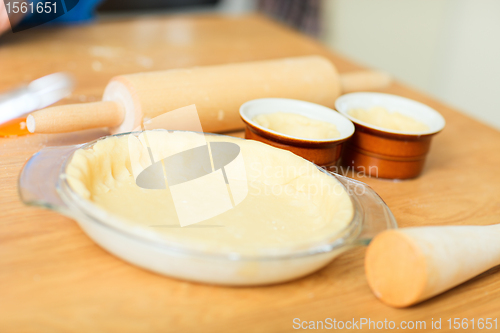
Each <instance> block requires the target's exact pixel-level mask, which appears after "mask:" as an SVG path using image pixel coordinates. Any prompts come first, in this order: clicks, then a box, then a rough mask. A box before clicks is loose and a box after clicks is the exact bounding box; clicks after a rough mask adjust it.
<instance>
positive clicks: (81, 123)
mask: <svg viewBox="0 0 500 333" xmlns="http://www.w3.org/2000/svg"><path fill="white" fill-rule="evenodd" d="M124 117H125V112H124V110H123V108H122V107H121V105H120V104H118V103H116V102H113V101H104V102H95V103H85V104H71V105H61V106H54V107H50V108H46V109H43V110H39V111H35V112H33V113H31V114H30V115H29V116H28V118H27V120H26V125H27V127H28V131H30V132H31V133H67V132H73V131H81V130H86V129H92V128H101V127H115V126H118V125H120V124H121V123H122V122H123V120H124Z"/></svg>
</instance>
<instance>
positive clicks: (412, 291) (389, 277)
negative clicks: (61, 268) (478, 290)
mask: <svg viewBox="0 0 500 333" xmlns="http://www.w3.org/2000/svg"><path fill="white" fill-rule="evenodd" d="M499 240H500V225H492V226H454V227H451V226H450V227H420V228H405V229H399V230H388V231H384V232H383V233H380V234H379V235H377V236H376V237H375V238H374V240H373V241H372V242H371V243H370V246H369V247H368V250H367V253H366V257H365V270H366V277H367V279H368V284H369V285H370V288H371V289H372V291H373V293H374V294H375V295H376V296H377V297H378V298H380V299H381V300H382V301H383V302H384V303H386V304H388V305H391V306H394V307H407V306H410V305H412V304H415V303H418V302H421V301H423V300H426V299H428V298H430V297H433V296H436V295H437V294H439V293H442V292H444V291H446V290H448V289H450V288H453V287H455V286H457V285H459V284H461V283H463V282H465V281H467V280H469V279H471V278H472V277H474V276H476V275H478V274H480V273H482V272H484V271H486V270H488V269H490V268H492V267H494V266H497V265H499V264H500V241H499Z"/></svg>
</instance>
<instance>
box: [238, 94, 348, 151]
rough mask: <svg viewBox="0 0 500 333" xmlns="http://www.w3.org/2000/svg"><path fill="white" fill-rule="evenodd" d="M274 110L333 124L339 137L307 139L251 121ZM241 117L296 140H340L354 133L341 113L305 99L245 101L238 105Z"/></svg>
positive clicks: (262, 127) (258, 126) (261, 127)
mask: <svg viewBox="0 0 500 333" xmlns="http://www.w3.org/2000/svg"><path fill="white" fill-rule="evenodd" d="M275 112H285V113H294V114H299V115H302V116H305V117H309V118H311V119H315V120H320V121H325V122H329V123H332V124H334V125H335V126H336V127H337V130H338V131H339V133H340V137H336V138H327V139H308V138H303V137H298V136H293V135H288V134H283V133H279V132H276V131H273V130H270V129H269V128H266V127H264V126H261V125H259V124H257V123H256V122H254V121H253V119H254V118H255V117H256V116H258V115H261V114H269V113H275ZM240 115H241V117H242V118H243V119H244V120H245V121H247V122H249V123H251V124H252V125H253V126H255V127H257V128H259V129H261V130H263V131H266V132H270V133H274V134H277V135H280V136H283V137H289V138H293V139H298V140H306V141H317V142H331V141H340V140H344V139H346V138H349V137H350V136H351V135H352V134H353V133H354V125H353V123H352V122H351V121H350V120H349V119H347V118H346V117H344V116H343V115H341V114H340V113H338V112H336V111H335V110H332V109H330V108H327V107H326V106H322V105H319V104H314V103H310V102H306V101H300V100H296V99H288V98H260V99H254V100H251V101H248V102H246V103H245V104H243V105H242V106H241V107H240Z"/></svg>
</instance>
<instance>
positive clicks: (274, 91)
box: [27, 56, 391, 134]
mask: <svg viewBox="0 0 500 333" xmlns="http://www.w3.org/2000/svg"><path fill="white" fill-rule="evenodd" d="M390 82H391V79H390V77H389V76H388V75H387V74H385V73H381V72H374V71H366V72H354V73H349V74H345V75H339V74H338V73H337V70H336V69H335V67H334V66H333V64H332V63H331V62H330V61H329V60H327V59H326V58H323V57H320V56H307V57H297V58H285V59H278V60H268V61H257V62H247V63H236V64H227V65H219V66H207V67H195V68H190V69H172V70H167V71H161V72H150V73H138V74H130V75H122V76H117V77H115V78H113V79H112V80H111V81H110V83H109V84H108V85H107V86H106V89H105V91H104V95H103V101H102V102H95V103H86V104H74V105H62V106H56V107H51V108H47V109H43V110H40V111H36V112H34V113H32V114H31V115H30V116H28V119H27V126H28V130H29V131H30V132H31V133H63V132H71V131H78V130H84V129H90V128H98V127H108V128H109V129H110V132H111V133H113V134H115V133H122V132H129V131H132V130H134V129H136V128H138V126H140V125H141V123H142V121H143V120H148V119H152V118H154V117H156V116H159V115H161V114H163V113H165V112H168V111H172V110H175V109H178V108H181V107H184V106H187V105H191V104H195V105H196V108H197V110H198V115H199V117H200V121H201V125H202V127H203V130H204V131H205V132H224V131H231V130H237V129H241V128H243V127H244V126H243V123H242V121H241V120H240V116H239V107H240V106H241V105H242V104H243V103H245V102H247V101H249V100H251V99H255V98H264V97H282V98H294V99H301V100H305V101H309V102H313V103H318V104H322V105H325V106H328V107H331V108H333V107H334V103H335V99H336V98H337V97H338V96H339V95H340V94H341V93H345V92H350V91H356V90H370V89H380V88H383V87H385V86H387V85H388V84H389V83H390ZM283 111H286V110H283Z"/></svg>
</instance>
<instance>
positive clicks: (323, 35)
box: [60, 0, 500, 129]
mask: <svg viewBox="0 0 500 333" xmlns="http://www.w3.org/2000/svg"><path fill="white" fill-rule="evenodd" d="M89 4H91V7H92V8H91V9H90V10H91V11H92V10H94V11H96V15H97V19H99V18H110V17H127V16H136V15H164V14H184V13H186V14H190V13H221V14H226V15H243V14H249V13H254V12H260V13H263V14H265V15H268V16H271V17H273V18H274V19H277V20H279V21H281V22H283V23H285V24H287V25H289V26H291V27H293V28H295V29H297V30H300V31H302V32H304V33H306V34H308V35H310V36H312V37H314V38H317V39H319V40H321V41H322V42H323V43H324V44H326V45H327V46H328V47H330V48H332V49H334V50H335V51H336V52H338V53H339V54H343V55H346V56H348V57H349V58H351V59H353V60H355V61H357V62H358V63H360V64H362V65H366V66H369V67H372V68H377V69H381V70H385V71H388V72H389V73H391V74H393V75H394V76H395V77H396V78H397V79H398V80H400V81H402V82H404V83H407V84H409V85H411V86H413V87H414V88H417V89H419V90H421V91H423V92H425V93H427V94H430V95H432V96H435V97H436V98H438V99H440V100H442V101H444V102H446V103H448V104H450V105H452V106H453V107H455V108H457V109H460V110H462V111H464V112H465V113H468V114H469V115H471V116H472V117H474V118H476V119H478V120H480V121H483V122H485V123H488V124H489V125H491V126H494V127H496V128H498V129H500V1H498V0H141V1H137V0H80V3H78V5H77V7H75V10H73V11H71V12H73V14H74V15H76V16H78V15H80V14H82V13H84V12H85V11H88V9H86V7H85V6H87V7H88V6H89ZM82 8H83V9H82ZM71 12H70V13H71ZM79 13H80V14H79ZM63 18H65V19H66V20H69V19H71V20H73V21H74V22H78V21H79V20H80V21H88V20H89V16H88V15H87V16H86V15H81V17H70V16H68V15H64V16H63V17H61V18H60V19H63Z"/></svg>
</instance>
